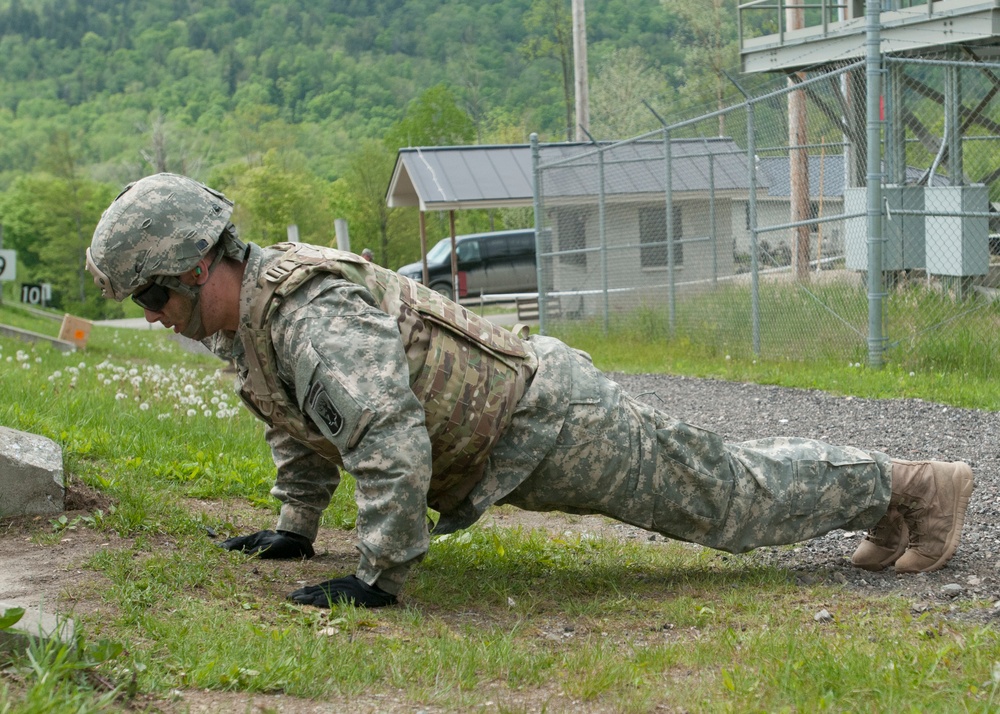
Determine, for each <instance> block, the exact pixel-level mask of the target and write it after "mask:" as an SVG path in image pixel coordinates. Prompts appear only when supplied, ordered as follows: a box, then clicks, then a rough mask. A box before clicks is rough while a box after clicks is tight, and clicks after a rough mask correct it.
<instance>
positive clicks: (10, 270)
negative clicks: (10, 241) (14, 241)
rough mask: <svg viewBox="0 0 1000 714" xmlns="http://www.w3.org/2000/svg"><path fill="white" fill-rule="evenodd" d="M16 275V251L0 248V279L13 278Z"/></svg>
mask: <svg viewBox="0 0 1000 714" xmlns="http://www.w3.org/2000/svg"><path fill="white" fill-rule="evenodd" d="M16 277H17V251H16V250H0V280H14V279H15V278H16Z"/></svg>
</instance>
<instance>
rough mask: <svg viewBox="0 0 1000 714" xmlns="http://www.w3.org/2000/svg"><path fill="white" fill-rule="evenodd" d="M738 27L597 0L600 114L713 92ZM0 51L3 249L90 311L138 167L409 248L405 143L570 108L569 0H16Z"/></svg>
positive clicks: (389, 249)
mask: <svg viewBox="0 0 1000 714" xmlns="http://www.w3.org/2000/svg"><path fill="white" fill-rule="evenodd" d="M713 7H714V19H713V11H712V8H713ZM706 8H707V9H706ZM720 18H721V19H720ZM734 28H735V2H734V0H706V2H701V1H700V0H604V1H602V2H599V3H598V2H592V3H588V6H587V37H588V55H589V70H590V71H589V74H590V87H591V89H590V92H591V117H592V121H591V133H592V134H593V135H594V136H595V137H596V138H599V139H605V138H612V139H613V138H623V137H627V136H630V135H634V134H637V133H640V132H642V131H646V130H649V129H652V128H655V127H656V126H658V122H657V120H656V118H655V117H654V116H653V115H652V113H651V112H649V111H648V110H647V109H646V108H645V106H644V105H643V103H642V100H645V101H647V102H649V103H650V105H651V106H654V107H657V108H658V111H659V113H661V114H664V115H669V114H671V113H672V112H673V111H674V110H676V109H678V108H680V107H688V108H692V107H697V106H700V105H710V104H711V102H712V101H713V95H712V83H713V81H715V79H717V76H716V78H715V79H713V78H712V76H711V71H710V65H712V64H713V63H712V62H706V61H705V58H704V56H703V53H704V51H705V46H706V44H713V43H715V44H717V46H718V47H720V48H722V49H721V50H720V51H719V52H717V54H718V55H719V56H720V57H721V58H722V59H723V61H724V62H729V63H730V64H729V66H732V65H735V63H736V55H735V50H734V49H733V48H732V42H733V40H734V37H735V29H734ZM706 33H708V34H710V35H712V37H711V38H710V41H709V42H707V43H706V39H705V38H706V36H707V35H706ZM699 53H702V54H699ZM715 64H717V63H715ZM0 66H2V71H0V136H2V137H3V140H2V141H0V223H2V225H3V234H2V240H3V247H4V248H7V249H15V250H17V251H18V266H19V275H18V282H24V281H38V282H41V281H44V282H49V283H51V284H53V286H54V290H55V293H56V295H55V298H54V299H55V301H56V303H57V304H60V305H65V306H66V307H69V306H70V305H72V304H76V307H75V308H74V309H75V311H76V312H79V313H83V314H91V315H98V314H104V313H106V312H107V311H108V309H109V307H112V306H108V305H106V304H104V303H102V302H101V301H99V300H97V299H96V295H95V293H94V291H93V288H92V286H88V285H87V276H86V275H85V274H84V273H83V271H82V267H81V261H80V260H79V257H80V255H81V254H82V250H83V249H84V248H85V247H86V245H87V244H88V243H89V239H90V234H91V232H92V230H93V227H94V225H95V224H96V222H97V220H98V219H99V217H100V212H101V210H102V208H103V207H104V206H106V205H107V204H108V203H109V202H110V200H111V199H113V198H114V196H115V195H116V194H117V192H118V191H120V190H121V188H122V186H123V185H124V184H125V183H127V182H128V181H131V180H135V179H136V178H139V177H141V176H144V175H147V174H150V173H154V172H157V171H174V172H178V173H184V174H188V175H191V176H194V177H196V178H198V179H200V180H202V181H205V182H206V183H209V184H211V185H213V186H215V187H217V188H220V189H221V190H223V191H225V192H226V193H227V195H229V196H230V197H231V198H234V199H235V200H236V201H237V203H238V207H239V208H238V212H237V216H236V217H237V223H238V225H239V226H240V228H241V230H242V231H243V233H244V235H245V236H246V237H248V238H250V239H252V240H255V241H258V242H261V243H273V242H275V241H277V240H281V239H283V238H284V236H285V226H286V225H288V224H289V223H295V224H296V225H298V226H299V231H300V235H301V237H302V239H303V240H307V241H313V242H318V243H331V242H332V241H333V236H334V234H333V220H334V218H340V217H342V218H346V219H347V220H348V223H349V225H350V231H351V239H352V245H353V246H356V247H357V249H358V250H360V247H361V246H362V245H367V246H370V247H372V248H373V249H374V250H375V252H376V257H377V259H378V260H380V261H381V262H383V263H384V264H386V265H389V266H390V267H397V266H398V265H400V264H401V263H404V262H407V261H408V260H412V259H414V258H415V257H416V253H417V251H418V242H417V231H416V220H417V219H416V214H415V210H412V209H396V210H389V209H387V208H386V207H385V205H384V195H385V190H386V187H387V185H388V179H389V175H390V172H391V168H392V165H393V162H394V159H395V151H396V149H398V148H399V147H401V146H421V145H423V146H427V145H450V144H469V143H522V142H526V141H527V139H528V136H529V135H530V134H531V133H532V132H536V133H538V135H539V137H540V138H541V139H542V140H543V141H559V140H563V139H566V138H567V136H568V134H570V133H571V132H572V123H573V116H572V111H571V110H572V106H573V101H574V100H573V95H572V32H571V19H570V7H569V0H502V1H497V0H337V2H317V1H316V0H0ZM716 75H718V73H717V72H716ZM531 220H532V219H531V216H530V212H526V211H510V212H495V213H491V214H486V213H484V212H468V214H467V215H466V214H463V215H462V216H460V218H459V221H460V225H459V228H460V229H462V230H465V231H467V230H476V229H490V228H502V227H511V226H515V225H528V224H530V222H531ZM444 226H445V224H444V223H443V222H440V221H438V220H436V219H435V218H433V217H432V220H431V221H430V223H429V228H428V230H429V232H430V233H432V235H431V238H432V239H433V238H436V237H439V236H437V233H443V232H444V230H445V228H444ZM68 266H73V269H72V270H71V271H70V270H68ZM12 291H13V288H12V287H11V286H10V285H8V286H7V288H6V293H5V294H6V295H7V296H8V297H9V296H10V295H11V294H12ZM112 311H113V310H112Z"/></svg>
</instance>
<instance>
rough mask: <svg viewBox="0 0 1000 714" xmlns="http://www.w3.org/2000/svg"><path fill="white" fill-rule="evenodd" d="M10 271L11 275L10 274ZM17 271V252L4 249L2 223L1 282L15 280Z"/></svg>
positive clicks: (0, 291)
mask: <svg viewBox="0 0 1000 714" xmlns="http://www.w3.org/2000/svg"><path fill="white" fill-rule="evenodd" d="M8 272H9V273H10V275H9V276H8ZM16 272H17V253H15V252H14V251H12V250H4V249H3V224H2V223H0V283H3V282H4V281H7V280H13V279H14V278H15V277H16V276H15V273H16ZM0 305H3V285H0Z"/></svg>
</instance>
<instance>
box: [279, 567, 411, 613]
mask: <svg viewBox="0 0 1000 714" xmlns="http://www.w3.org/2000/svg"><path fill="white" fill-rule="evenodd" d="M288 599H289V600H294V601H295V602H297V603H299V604H300V605H315V606H316V607H333V606H334V605H336V604H344V603H354V604H355V605H358V606H360V607H385V606H386V605H395V604H396V596H395V595H393V594H391V593H387V592H386V591H385V590H383V589H382V588H380V587H379V586H378V585H369V584H368V583H366V582H365V581H364V580H359V579H358V578H357V577H356V576H354V575H347V576H345V577H343V578H335V579H334V580H327V581H326V582H323V583H320V584H319V585H307V586H306V587H304V588H299V589H298V590H296V591H295V592H293V593H289V594H288Z"/></svg>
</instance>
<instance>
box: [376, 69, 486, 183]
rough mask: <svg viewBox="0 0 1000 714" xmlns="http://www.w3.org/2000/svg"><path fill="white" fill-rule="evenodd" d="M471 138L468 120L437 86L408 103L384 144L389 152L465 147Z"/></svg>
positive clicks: (446, 90)
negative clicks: (406, 149)
mask: <svg viewBox="0 0 1000 714" xmlns="http://www.w3.org/2000/svg"><path fill="white" fill-rule="evenodd" d="M475 137H476V127H475V125H474V124H473V122H472V119H471V118H469V115H468V114H467V113H466V112H465V111H464V110H463V109H462V108H461V107H459V106H458V101H457V100H456V98H455V95H454V94H453V93H452V91H451V89H449V88H448V87H447V86H446V85H444V84H438V85H435V86H433V87H431V88H430V89H428V90H426V91H424V92H423V93H422V94H421V95H420V96H419V97H417V98H416V99H414V100H413V101H412V102H411V103H410V105H409V106H408V107H407V108H406V114H405V115H404V116H403V118H402V119H401V120H400V121H399V122H398V123H397V124H396V125H395V126H393V127H392V128H391V129H390V130H389V131H388V133H387V134H386V137H385V143H386V145H387V146H389V147H390V148H392V149H398V148H401V147H404V146H451V145H454V144H468V143H470V142H472V140H473V139H475ZM386 185H388V182H387V183H386Z"/></svg>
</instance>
